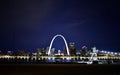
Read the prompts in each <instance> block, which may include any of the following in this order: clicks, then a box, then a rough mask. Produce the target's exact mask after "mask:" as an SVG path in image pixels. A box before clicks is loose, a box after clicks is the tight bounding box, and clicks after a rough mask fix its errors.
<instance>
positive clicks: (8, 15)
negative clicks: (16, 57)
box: [0, 0, 120, 52]
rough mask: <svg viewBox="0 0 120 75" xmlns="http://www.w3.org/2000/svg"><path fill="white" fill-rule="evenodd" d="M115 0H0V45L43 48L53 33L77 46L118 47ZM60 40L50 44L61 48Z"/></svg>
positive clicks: (117, 11)
mask: <svg viewBox="0 0 120 75" xmlns="http://www.w3.org/2000/svg"><path fill="white" fill-rule="evenodd" d="M118 3H119V2H117V0H110V1H106V0H104V1H102V0H100V1H99V0H98V1H80V0H74V1H73V0H69V1H64V0H58V1H54V0H51V1H50V0H46V1H44V0H41V1H37V0H34V1H23V0H20V1H14V0H12V1H9V0H7V1H1V7H0V8H1V12H0V14H1V18H2V19H1V24H0V36H1V37H0V49H1V50H6V51H7V50H17V49H23V50H27V51H34V50H35V49H36V48H46V47H48V46H49V44H50V41H51V40H52V38H53V36H55V35H56V34H61V35H63V36H64V37H65V38H66V40H67V43H70V42H74V43H75V46H76V48H77V49H81V47H82V46H84V45H85V46H87V47H88V48H91V47H93V46H96V47H97V48H98V49H100V50H102V49H103V50H112V51H115V52H116V51H117V52H119V51H120V39H119V38H120V36H119V35H120V30H119V28H120V27H119V24H120V23H119V12H120V9H119V4H118ZM63 46H64V42H63V40H62V39H61V38H57V39H56V40H55V42H54V44H53V47H54V48H56V49H61V48H63Z"/></svg>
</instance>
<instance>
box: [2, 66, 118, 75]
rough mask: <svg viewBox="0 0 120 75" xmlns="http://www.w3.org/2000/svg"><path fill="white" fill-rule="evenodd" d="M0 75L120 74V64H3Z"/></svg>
mask: <svg viewBox="0 0 120 75" xmlns="http://www.w3.org/2000/svg"><path fill="white" fill-rule="evenodd" d="M0 75H120V64H108V65H107V64H106V65H97V64H94V65H86V64H1V65H0Z"/></svg>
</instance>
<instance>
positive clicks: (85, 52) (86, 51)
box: [81, 46, 88, 56]
mask: <svg viewBox="0 0 120 75" xmlns="http://www.w3.org/2000/svg"><path fill="white" fill-rule="evenodd" d="M87 53H88V49H87V47H86V46H83V47H82V51H81V55H82V56H87Z"/></svg>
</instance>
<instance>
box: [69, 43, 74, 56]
mask: <svg viewBox="0 0 120 75" xmlns="http://www.w3.org/2000/svg"><path fill="white" fill-rule="evenodd" d="M69 51H70V55H71V56H74V55H76V49H75V44H74V43H73V42H70V43H69Z"/></svg>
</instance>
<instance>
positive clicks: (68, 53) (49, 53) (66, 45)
mask: <svg viewBox="0 0 120 75" xmlns="http://www.w3.org/2000/svg"><path fill="white" fill-rule="evenodd" d="M57 37H61V38H62V39H63V40H64V43H65V47H66V50H67V55H68V56H69V55H70V52H69V48H68V44H67V41H66V39H65V38H64V36H62V35H59V34H58V35H55V36H54V37H53V38H52V41H51V43H50V46H49V49H48V55H51V51H50V50H51V48H52V44H53V42H54V40H55V39H56V38H57Z"/></svg>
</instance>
